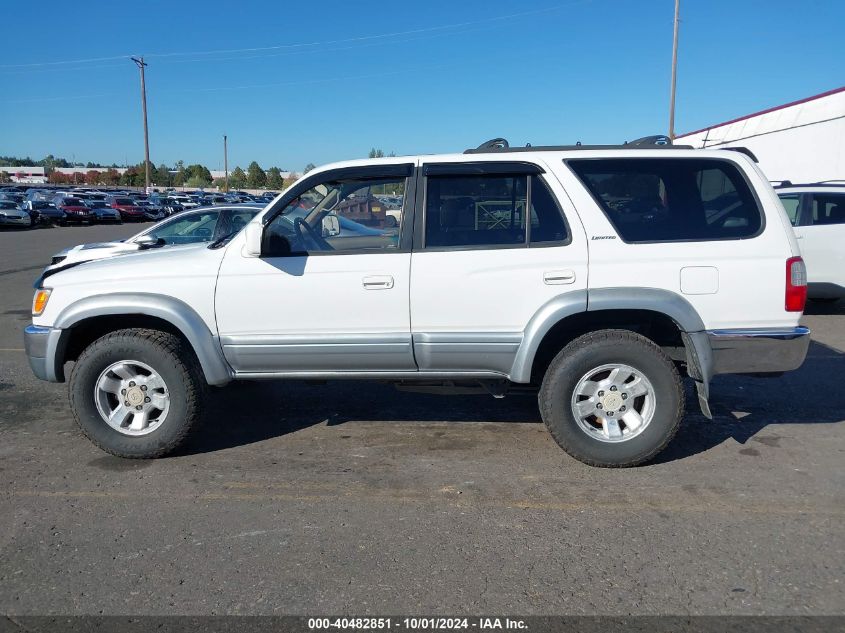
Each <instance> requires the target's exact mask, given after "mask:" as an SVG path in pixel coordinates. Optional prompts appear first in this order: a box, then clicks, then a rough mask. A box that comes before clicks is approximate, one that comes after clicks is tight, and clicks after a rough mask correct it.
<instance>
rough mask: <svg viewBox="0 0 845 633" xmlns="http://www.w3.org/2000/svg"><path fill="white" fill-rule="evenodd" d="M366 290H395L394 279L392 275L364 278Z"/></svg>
mask: <svg viewBox="0 0 845 633" xmlns="http://www.w3.org/2000/svg"><path fill="white" fill-rule="evenodd" d="M363 283H364V290H390V289H391V288H393V277H391V276H390V275H370V276H369V277H364V279H363Z"/></svg>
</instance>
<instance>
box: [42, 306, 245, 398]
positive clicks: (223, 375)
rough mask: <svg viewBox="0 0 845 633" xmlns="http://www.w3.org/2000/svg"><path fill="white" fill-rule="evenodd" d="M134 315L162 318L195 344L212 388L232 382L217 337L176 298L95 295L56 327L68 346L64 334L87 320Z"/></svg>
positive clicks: (63, 314)
mask: <svg viewBox="0 0 845 633" xmlns="http://www.w3.org/2000/svg"><path fill="white" fill-rule="evenodd" d="M130 314H142V315H148V316H154V317H158V318H160V319H163V320H165V321H167V322H168V323H170V324H171V325H173V326H174V327H176V328H177V329H178V330H179V331H180V332H181V333H182V334H183V335H184V336H185V338H186V339H187V340H188V342H189V343H190V344H191V348H192V349H193V350H194V353H195V354H196V355H197V359H198V360H199V362H200V366H201V367H202V370H203V374H204V375H205V380H206V382H208V384H210V385H225V384H226V383H227V382H229V381H230V380H232V371H231V369H230V368H229V365H227V364H226V360H225V359H224V358H223V352H222V350H221V349H220V345H219V342H218V340H217V337H216V336H214V335H213V334H212V332H211V330H209V328H208V326H207V325H206V323H205V321H203V320H202V317H200V316H199V314H197V312H196V311H195V310H194V309H193V308H191V307H190V306H189V305H188V304H186V303H185V302H183V301H181V300H179V299H176V298H175V297H169V296H166V295H156V294H150V293H142V292H137V293H130V292H118V293H113V294H104V295H92V296H90V297H86V298H84V299H80V300H79V301H77V302H75V303H72V304H71V305H69V306H67V307H66V308H65V309H64V310H62V311H61V313H60V314H59V316H58V317H56V321H55V323H54V325H55V328H56V329H61V331H62V332H63V336H62V338H63V339H64V341H63V342H62V345H64V342H66V340H67V339H66V338H65V336H64V334H66V333H67V332H68V331H69V330H70V329H71V328H73V327H75V326H76V325H78V324H79V323H82V322H84V321H86V320H87V319H91V318H96V317H101V316H118V315H130ZM55 350H56V351H58V352H61V353H60V354H57V355H56V356H55V358H64V351H63V348H62V347H59V345H58V344H57V345H56V348H55ZM57 365H59V367H58V369H57V372H58V376H59V381H60V382H61V381H63V380H64V376H62V375H61V366H60V364H59V363H57Z"/></svg>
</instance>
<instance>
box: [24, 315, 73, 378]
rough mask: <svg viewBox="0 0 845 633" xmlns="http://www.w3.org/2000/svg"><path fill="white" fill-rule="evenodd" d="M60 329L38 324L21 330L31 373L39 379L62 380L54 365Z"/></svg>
mask: <svg viewBox="0 0 845 633" xmlns="http://www.w3.org/2000/svg"><path fill="white" fill-rule="evenodd" d="M61 337H62V331H61V330H57V329H55V328H50V327H41V326H40V325H28V326H26V328H25V329H24V331H23V342H24V347H25V348H26V356H27V359H28V360H29V366H30V367H31V368H32V373H34V374H35V376H36V377H37V378H40V379H41V380H47V381H49V382H64V375H63V374H62V371H61V369H59V368H58V367H57V365H56V359H57V358H58V350H59V342H60V340H61Z"/></svg>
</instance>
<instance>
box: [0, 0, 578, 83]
mask: <svg viewBox="0 0 845 633" xmlns="http://www.w3.org/2000/svg"><path fill="white" fill-rule="evenodd" d="M590 2H592V0H577V1H575V2H568V3H565V4H559V5H555V6H552V7H546V8H543V9H534V10H532V11H521V12H519V13H511V14H508V15H500V16H494V17H491V18H484V19H481V20H472V21H468V22H456V23H453V24H443V25H440V26H432V27H426V28H420V29H410V30H406V31H395V32H393V33H380V34H377V35H364V36H360V37H350V38H343V39H339V40H323V41H315V42H304V43H298V44H279V45H274V46H260V47H251V48H232V49H217V50H211V51H186V52H181V53H178V52H177V53H148V54H147V55H145V57H148V58H149V57H157V58H168V57H186V56H191V55H194V56H197V55H215V54H233V53H255V52H261V51H278V50H285V49H302V48H307V47H317V46H327V45H333V44H349V43H353V42H365V41H371V40H377V39H388V38H392V37H400V36H402V35H417V34H421V33H431V32H435V31H443V30H448V29H456V28H460V27H465V26H474V25H477V24H486V23H490V22H498V21H504V20H513V19H516V18H521V17H527V16H531V15H541V14H544V13H551V12H553V11H558V10H560V9H564V8H568V7H573V6H577V5H583V4H588V3H590ZM131 56H132V55H131V54H126V55H115V56H112V57H96V58H89V59H73V60H61V61H53V62H30V63H25V64H0V69H2V68H35V67H40V66H57V65H63V64H84V63H90V62H103V61H113V60H118V59H127V58H130V57H131Z"/></svg>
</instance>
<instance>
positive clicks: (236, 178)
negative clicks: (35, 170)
mask: <svg viewBox="0 0 845 633" xmlns="http://www.w3.org/2000/svg"><path fill="white" fill-rule="evenodd" d="M384 155H385V154H384V152H383V151H382V150H381V149H376V148H372V149H371V150H370V153H369V157H370V158H381V157H383V156H384ZM389 156H395V154H394V153H393V152H391V153H390V154H389ZM5 167H9V168H11V169H4V168H5ZM15 167H44V172H45V174H46V175H47V182H49V183H50V184H56V185H63V184H77V185H82V184H85V185H91V186H97V185H105V186H122V187H143V186H144V184H145V182H146V174H145V172H146V170H145V166H144V161H141V162H140V163H138V164H137V165H131V166H129V167H127V168H126V171H125V172H123V173H122V174H121V173H120V172H118V171H117V168H118V165H117V164H112V165H101V164H99V163H91V162H89V163H85V164H83V163H79V162H76V163H74V162H70V161H68V160H66V159H64V158H60V157H55V156H53V155H52V154H49V155H48V156H46V157H44V158H42V159H41V160H38V161H35V160H32V159H31V158H30V157H28V156H27V157H26V158H19V157H16V156H0V183H7V182H10V180H11V178H10V176H9V173H14V171H13V168H15ZM57 167H61V168H64V169H67V168H75V167H79V171H77V172H73V173H71V174H66V173H62V172H59V171H55V169H56V168H57ZM312 169H314V163H308V165H306V166H305V169H304V170H303V173H306V174H307V173H308V172H309V171H311V170H312ZM297 178H299V175H298V174H296V173H291V174H290V175H289V176H288V177H287V178H285V177H283V176H282V170H281V169H280V168H278V167H270V168H269V169H267V170H266V171H265V170H264V169H262V168H261V166H260V165H259V164H258V163H257V162H256V161H252V162H251V163H250V164H249V165H248V166H247V168H246V171H244V170H243V169H241V168H240V167H235V168H234V169H233V170H232V171H231V172H229V188H230V189H244V188H247V189H284V188H285V187H287V186H289V185H290V184H291V183H292V182H294V181H295V180H296V179H297ZM150 184H151V185H153V186H155V187H193V188H203V187H210V186H212V185H213V186H215V187H218V188H219V189H223V188H224V187H225V185H226V179H225V178H218V179H216V180H214V179H212V177H211V170H209V169H208V167H206V166H205V165H201V164H199V163H196V164H193V165H185V163H184V161H181V160H180V161H176V165H174V166H173V167H168V166H167V165H165V164H164V163H162V164H161V165H159V166H158V167H156V166H155V165H154V164H153V163H152V161H151V162H150Z"/></svg>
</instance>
